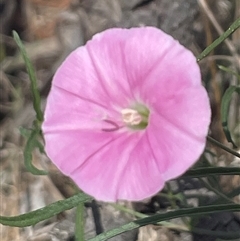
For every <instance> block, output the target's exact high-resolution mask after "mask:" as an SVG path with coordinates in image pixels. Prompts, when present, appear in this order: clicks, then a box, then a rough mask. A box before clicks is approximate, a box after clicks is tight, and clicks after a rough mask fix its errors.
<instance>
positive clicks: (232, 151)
mask: <svg viewBox="0 0 240 241" xmlns="http://www.w3.org/2000/svg"><path fill="white" fill-rule="evenodd" d="M207 140H208V141H209V142H211V143H212V144H214V145H215V146H217V147H219V148H221V149H223V150H224V151H226V152H228V153H230V154H232V155H234V156H236V157H239V158H240V153H238V152H236V151H234V150H232V149H230V148H228V147H227V146H225V145H223V144H222V143H220V142H218V141H216V140H215V139H213V138H212V137H210V136H208V137H207Z"/></svg>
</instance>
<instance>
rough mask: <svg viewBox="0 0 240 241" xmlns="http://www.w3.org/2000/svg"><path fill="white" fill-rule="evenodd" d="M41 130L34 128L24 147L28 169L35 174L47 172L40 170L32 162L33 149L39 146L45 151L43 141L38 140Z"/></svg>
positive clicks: (25, 162)
mask: <svg viewBox="0 0 240 241" xmlns="http://www.w3.org/2000/svg"><path fill="white" fill-rule="evenodd" d="M39 132H40V130H38V129H35V130H32V132H31V134H30V136H29V138H28V140H27V143H26V146H25V148H24V152H23V156H24V164H25V167H26V169H27V170H28V171H29V172H31V173H32V174H34V175H46V174H47V172H46V171H44V170H39V169H37V168H36V167H35V166H34V165H33V164H32V152H33V150H34V149H35V148H36V147H37V148H39V150H40V152H42V151H43V146H42V145H41V143H40V142H39V141H38V140H37V138H38V136H39Z"/></svg>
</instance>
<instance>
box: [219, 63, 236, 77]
mask: <svg viewBox="0 0 240 241" xmlns="http://www.w3.org/2000/svg"><path fill="white" fill-rule="evenodd" d="M218 68H219V69H221V70H223V71H224V72H227V73H229V74H232V75H235V76H236V77H237V78H238V80H240V75H239V74H237V73H236V72H235V71H234V70H232V69H230V68H227V67H225V66H223V65H218Z"/></svg>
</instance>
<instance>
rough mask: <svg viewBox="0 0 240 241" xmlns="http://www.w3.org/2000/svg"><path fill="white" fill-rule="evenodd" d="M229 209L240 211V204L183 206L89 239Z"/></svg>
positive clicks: (94, 239)
mask: <svg viewBox="0 0 240 241" xmlns="http://www.w3.org/2000/svg"><path fill="white" fill-rule="evenodd" d="M227 211H232V212H235V211H236V212H238V211H240V205H238V204H224V205H212V206H204V207H196V208H183V209H180V210H175V211H169V212H166V213H161V214H156V215H153V216H151V217H146V218H142V219H138V220H136V221H132V222H129V223H127V224H124V225H122V226H120V227H118V228H115V229H112V230H109V231H107V232H104V233H102V234H100V235H98V236H96V237H95V238H91V239H89V240H88V241H105V240H108V239H110V238H112V237H115V236H117V235H119V234H121V233H124V232H127V231H130V230H133V229H136V228H139V227H142V226H145V225H148V224H155V223H157V222H162V221H165V220H169V219H174V218H180V217H191V216H200V215H207V214H212V213H219V212H227Z"/></svg>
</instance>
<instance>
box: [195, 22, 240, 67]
mask: <svg viewBox="0 0 240 241" xmlns="http://www.w3.org/2000/svg"><path fill="white" fill-rule="evenodd" d="M239 27H240V18H238V19H237V20H236V21H235V22H234V23H233V24H232V25H231V26H230V27H229V28H228V29H227V31H225V32H224V33H223V34H222V35H221V36H220V37H219V38H217V39H216V40H215V41H214V42H213V43H212V44H210V45H209V46H208V47H207V48H206V49H204V50H203V52H202V53H201V54H200V55H199V56H198V57H197V61H198V62H199V61H200V60H202V59H203V58H205V57H206V56H207V55H208V54H209V53H211V52H212V50H213V49H215V48H216V47H217V46H218V45H219V44H221V43H222V42H223V41H224V40H225V39H226V38H228V37H229V36H230V35H231V34H232V33H233V32H234V31H235V30H237V29H238V28H239Z"/></svg>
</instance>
